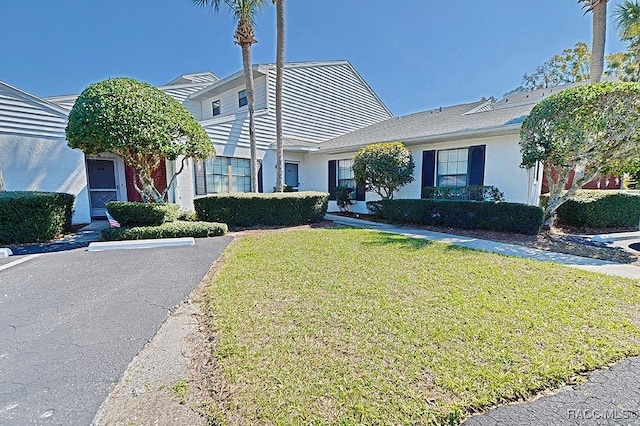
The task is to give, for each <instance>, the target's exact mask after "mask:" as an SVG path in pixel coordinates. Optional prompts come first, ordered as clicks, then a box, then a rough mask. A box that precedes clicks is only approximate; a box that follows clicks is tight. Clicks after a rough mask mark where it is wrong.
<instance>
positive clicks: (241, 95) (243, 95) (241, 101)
mask: <svg viewBox="0 0 640 426" xmlns="http://www.w3.org/2000/svg"><path fill="white" fill-rule="evenodd" d="M245 105H247V91H246V90H245V89H243V90H241V91H239V92H238V106H239V107H241V108H242V107H243V106H245Z"/></svg>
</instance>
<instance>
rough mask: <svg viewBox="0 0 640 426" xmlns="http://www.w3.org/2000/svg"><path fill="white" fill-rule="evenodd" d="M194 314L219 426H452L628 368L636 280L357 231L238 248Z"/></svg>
mask: <svg viewBox="0 0 640 426" xmlns="http://www.w3.org/2000/svg"><path fill="white" fill-rule="evenodd" d="M206 303H207V305H208V312H209V314H210V318H211V321H212V325H213V326H212V329H213V330H214V332H215V338H216V344H215V350H214V353H213V356H214V359H215V362H214V365H215V372H216V373H215V374H216V375H217V380H222V381H223V382H224V383H225V384H226V386H224V387H225V388H226V389H227V390H228V393H227V394H225V395H224V397H223V396H221V395H218V396H217V398H218V406H217V409H216V410H215V411H217V414H216V416H217V421H219V422H220V423H222V424H230V423H236V422H237V421H238V420H240V421H241V424H277V425H280V424H282V425H285V424H341V425H352V424H353V425H355V424H368V425H370V424H432V423H433V424H449V423H453V424H455V423H457V422H458V421H459V420H460V418H462V417H464V416H466V415H468V414H469V413H473V412H475V411H477V410H478V409H480V408H483V407H487V406H491V405H493V404H496V403H500V402H505V401H511V400H515V399H518V398H521V397H525V396H527V395H530V394H531V393H535V392H536V391H538V390H541V389H545V388H548V387H553V386H557V385H558V384H560V383H562V382H566V381H571V380H575V379H574V378H575V376H576V374H577V373H579V372H584V371H588V370H593V369H596V368H598V367H601V366H604V365H606V364H608V363H611V362H613V361H616V360H620V359H622V358H625V357H628V356H631V355H638V354H640V314H638V312H639V310H638V308H640V288H639V287H638V286H637V284H636V283H635V282H634V281H631V280H624V279H618V278H612V277H607V276H603V275H597V274H592V273H587V272H581V271H578V270H575V269H570V268H564V267H559V266H554V265H551V264H543V263H538V262H534V261H526V260H521V259H515V258H507V257H502V256H499V255H494V254H487V253H480V252H475V251H471V250H467V249H462V248H457V247H454V246H448V245H444V244H437V243H429V242H424V241H419V240H413V239H408V238H405V237H402V236H394V235H389V234H382V233H378V232H373V231H366V230H353V229H317V230H300V231H289V232H277V233H269V234H264V235H258V236H251V237H247V238H244V239H242V240H240V241H239V242H238V243H237V244H234V245H232V247H231V248H230V249H229V250H228V251H227V253H226V258H225V263H224V266H223V267H222V268H221V270H220V271H219V273H218V274H217V275H216V276H215V277H213V278H211V281H210V285H209V287H208V291H207V302H206Z"/></svg>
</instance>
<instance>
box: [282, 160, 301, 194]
mask: <svg viewBox="0 0 640 426" xmlns="http://www.w3.org/2000/svg"><path fill="white" fill-rule="evenodd" d="M284 184H285V185H287V186H290V187H291V188H293V190H294V191H297V190H298V186H299V185H300V184H299V183H298V165H297V164H295V163H284Z"/></svg>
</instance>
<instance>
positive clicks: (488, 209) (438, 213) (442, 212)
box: [367, 200, 542, 234]
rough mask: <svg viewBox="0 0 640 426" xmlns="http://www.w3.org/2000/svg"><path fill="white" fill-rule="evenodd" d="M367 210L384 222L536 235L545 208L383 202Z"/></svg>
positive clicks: (465, 203) (428, 201)
mask: <svg viewBox="0 0 640 426" xmlns="http://www.w3.org/2000/svg"><path fill="white" fill-rule="evenodd" d="M367 208H368V209H369V210H370V211H371V212H372V213H373V214H374V215H376V216H379V217H380V218H382V219H385V220H391V221H397V222H402V223H417V224H423V225H433V226H448V227H452V228H461V229H488V230H491V231H503V232H515V233H519V234H537V233H538V231H539V230H540V227H541V226H542V209H541V208H540V207H536V206H529V205H526V204H517V203H492V202H473V201H449V200H381V201H369V202H367Z"/></svg>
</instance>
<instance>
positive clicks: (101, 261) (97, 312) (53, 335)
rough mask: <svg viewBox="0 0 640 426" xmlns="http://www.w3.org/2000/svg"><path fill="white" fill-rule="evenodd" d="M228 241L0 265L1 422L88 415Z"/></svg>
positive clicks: (70, 421)
mask: <svg viewBox="0 0 640 426" xmlns="http://www.w3.org/2000/svg"><path fill="white" fill-rule="evenodd" d="M231 240H232V237H216V238H206V239H198V240H197V241H196V245H195V246H190V247H189V246H187V247H175V248H170V247H163V248H155V249H143V250H115V251H105V252H87V251H85V250H84V249H76V250H70V251H62V252H57V253H47V254H40V255H37V256H35V257H30V258H28V259H27V260H26V261H23V262H22V263H19V264H16V265H15V266H10V267H8V268H5V269H0V424H3V425H26V424H37V425H39V424H42V425H88V424H90V423H91V420H92V419H93V417H94V415H95V414H96V412H97V410H98V409H99V407H100V404H101V403H102V402H103V401H104V399H105V398H106V397H107V395H108V393H109V390H110V389H111V387H112V386H113V384H115V383H116V382H117V381H118V380H119V379H120V378H121V376H122V374H123V372H124V371H125V369H126V367H127V365H128V364H129V362H130V361H131V360H132V359H133V357H134V356H135V355H136V354H137V353H138V352H139V351H140V349H141V348H142V346H143V345H144V344H145V343H146V342H147V341H149V340H151V338H152V337H153V336H154V334H155V333H156V331H157V330H158V328H159V327H160V325H161V324H162V322H163V321H164V320H165V319H166V318H167V316H168V315H169V313H170V311H171V310H172V309H173V308H174V307H175V306H177V305H178V304H179V303H180V302H181V301H182V300H183V299H184V298H186V297H187V296H188V295H189V294H190V293H191V291H192V290H193V289H194V288H195V287H196V286H197V285H198V283H199V282H200V281H201V280H202V278H203V277H204V275H205V274H206V273H207V271H208V270H209V268H210V267H211V265H212V264H213V263H214V262H215V261H216V260H217V259H218V257H219V255H220V254H221V252H222V251H223V250H224V248H226V246H227V245H228V244H229V242H231ZM25 257H26V256H23V257H22V258H25ZM19 258H21V256H17V257H13V256H12V257H11V258H9V261H5V260H3V261H2V263H0V267H2V265H7V264H8V263H9V262H11V261H15V260H17V259H19Z"/></svg>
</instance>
